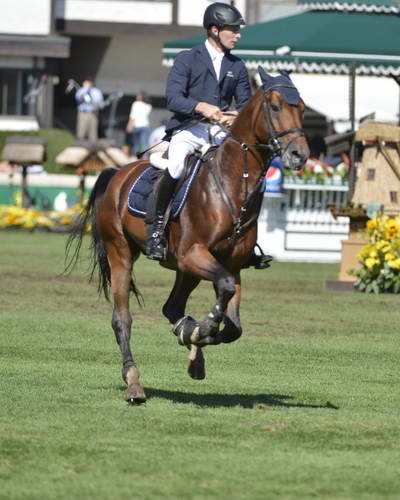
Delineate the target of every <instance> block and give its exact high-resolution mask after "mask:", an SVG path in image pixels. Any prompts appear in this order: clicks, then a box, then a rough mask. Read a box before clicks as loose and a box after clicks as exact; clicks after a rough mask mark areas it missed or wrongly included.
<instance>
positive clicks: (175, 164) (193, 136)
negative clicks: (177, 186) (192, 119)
mask: <svg viewBox="0 0 400 500" xmlns="http://www.w3.org/2000/svg"><path fill="white" fill-rule="evenodd" d="M225 137H226V132H224V131H223V130H222V129H221V127H220V126H219V125H211V126H210V125H209V124H205V123H196V124H194V125H192V126H191V127H189V128H187V129H185V130H177V131H176V132H174V134H173V136H172V138H171V142H170V145H169V150H168V158H169V164H168V170H169V173H170V175H171V177H173V178H174V179H179V177H180V176H181V174H182V171H183V167H184V165H185V158H186V156H187V155H189V154H191V153H193V152H194V150H195V149H199V148H201V147H202V146H205V145H206V144H210V141H211V144H212V145H213V146H214V145H215V146H217V145H219V144H221V142H222V141H223V140H224V139H225Z"/></svg>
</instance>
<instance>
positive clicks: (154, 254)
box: [146, 2, 251, 260]
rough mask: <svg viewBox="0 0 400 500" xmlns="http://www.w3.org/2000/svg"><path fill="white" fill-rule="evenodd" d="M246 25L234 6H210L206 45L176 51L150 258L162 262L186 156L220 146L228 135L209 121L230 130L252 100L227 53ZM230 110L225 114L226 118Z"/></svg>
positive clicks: (237, 62)
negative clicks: (165, 155)
mask: <svg viewBox="0 0 400 500" xmlns="http://www.w3.org/2000/svg"><path fill="white" fill-rule="evenodd" d="M244 24H246V23H245V21H244V19H243V17H242V15H241V13H240V12H239V11H238V9H237V8H236V7H234V6H232V5H228V4H225V3H222V2H215V3H213V4H211V5H209V6H208V7H207V9H206V10H205V12H204V19H203V26H204V28H205V29H206V30H207V39H206V41H205V43H202V44H200V45H197V46H195V47H193V48H192V49H191V50H185V51H182V52H180V53H179V54H178V56H177V57H176V59H175V61H174V65H173V67H172V69H171V71H170V73H169V75H168V79H167V88H166V95H167V107H168V109H169V110H170V111H171V112H173V116H172V118H171V119H170V121H169V123H168V124H167V134H169V135H170V137H171V139H170V146H169V151H168V157H169V166H168V168H167V169H166V171H165V173H164V175H163V177H162V179H161V182H160V185H159V189H158V192H157V195H156V201H155V204H156V206H155V213H156V216H155V220H154V223H153V229H152V234H151V236H150V238H149V240H148V242H147V249H146V254H147V257H148V258H150V259H153V260H164V259H165V256H166V244H167V243H166V239H165V236H164V214H165V211H166V209H167V206H168V204H169V202H170V200H171V197H172V194H173V192H174V189H175V186H176V183H177V181H178V179H179V177H180V176H181V174H182V172H183V168H184V164H185V158H186V156H187V155H189V154H191V153H193V151H194V150H195V149H196V148H201V147H202V146H203V145H205V144H207V143H209V141H210V137H211V138H212V142H213V143H214V144H220V143H221V142H222V141H223V139H224V138H225V137H226V133H225V132H224V131H223V130H222V129H221V128H220V127H219V126H218V125H214V126H210V121H212V122H215V123H217V124H221V125H223V126H225V127H229V126H230V125H231V124H232V123H233V120H234V118H235V116H236V115H237V113H238V110H240V109H241V108H242V107H243V106H244V105H245V103H246V102H247V101H248V99H249V98H250V96H251V87H250V81H249V76H248V73H247V70H246V67H245V65H244V63H243V61H242V60H241V59H239V58H238V57H236V56H234V55H232V54H231V53H230V51H231V50H232V49H233V48H234V47H235V45H236V43H237V42H238V41H239V40H240V27H241V26H242V25H244ZM233 100H234V101H235V109H233V110H232V109H230V107H231V106H232V102H233ZM228 109H229V114H228V113H226V114H225V113H224V111H227V110H228ZM199 120H201V121H199ZM191 122H193V123H191Z"/></svg>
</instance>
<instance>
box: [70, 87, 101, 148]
mask: <svg viewBox="0 0 400 500" xmlns="http://www.w3.org/2000/svg"><path fill="white" fill-rule="evenodd" d="M75 99H76V101H77V102H78V118H77V124H76V135H77V137H78V139H89V140H90V141H97V139H98V126H99V112H100V109H102V108H103V107H104V98H103V94H102V92H101V90H100V89H98V88H97V87H95V86H94V81H93V78H91V77H87V78H86V80H84V82H83V83H82V87H80V88H79V89H78V90H77V92H76V94H75Z"/></svg>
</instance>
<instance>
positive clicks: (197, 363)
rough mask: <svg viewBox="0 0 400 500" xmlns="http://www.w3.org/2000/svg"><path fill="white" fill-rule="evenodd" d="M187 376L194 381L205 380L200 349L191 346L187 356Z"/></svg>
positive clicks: (203, 362) (203, 361)
mask: <svg viewBox="0 0 400 500" xmlns="http://www.w3.org/2000/svg"><path fill="white" fill-rule="evenodd" d="M187 371H188V375H189V377H191V378H193V379H195V380H204V379H205V378H206V369H205V360H204V356H203V352H202V350H201V348H199V347H197V346H195V345H193V344H192V346H191V350H190V354H189V364H188V370H187Z"/></svg>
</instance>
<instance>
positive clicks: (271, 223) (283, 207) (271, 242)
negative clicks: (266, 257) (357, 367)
mask: <svg viewBox="0 0 400 500" xmlns="http://www.w3.org/2000/svg"><path fill="white" fill-rule="evenodd" d="M347 193H348V186H346V185H324V184H286V183H285V184H284V194H283V195H282V196H280V197H276V196H269V195H268V194H267V193H266V194H265V196H264V201H263V205H262V208H261V214H260V218H259V222H258V243H259V244H260V245H261V247H262V248H263V250H264V251H265V252H266V253H269V254H271V255H273V256H274V257H275V258H276V259H280V260H292V261H293V260H297V261H313V262H338V261H340V257H341V241H342V240H344V239H347V237H348V232H349V224H348V218H347V217H338V219H337V220H335V219H334V218H333V217H332V215H331V212H330V209H329V206H330V205H336V206H337V207H339V206H340V205H342V204H343V203H345V202H346V201H347Z"/></svg>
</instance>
